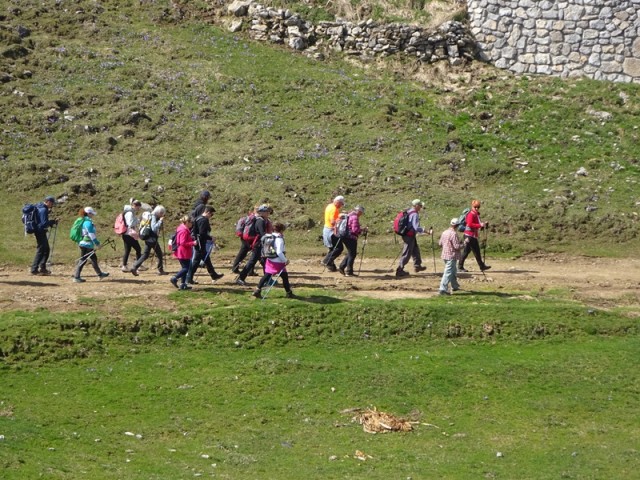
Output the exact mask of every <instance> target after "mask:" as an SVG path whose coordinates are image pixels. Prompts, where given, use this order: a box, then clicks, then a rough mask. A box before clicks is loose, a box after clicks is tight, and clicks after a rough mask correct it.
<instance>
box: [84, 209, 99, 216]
mask: <svg viewBox="0 0 640 480" xmlns="http://www.w3.org/2000/svg"><path fill="white" fill-rule="evenodd" d="M84 213H86V214H87V215H97V214H98V212H96V211H95V210H94V209H93V208H91V207H84Z"/></svg>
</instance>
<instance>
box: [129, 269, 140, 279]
mask: <svg viewBox="0 0 640 480" xmlns="http://www.w3.org/2000/svg"><path fill="white" fill-rule="evenodd" d="M129 272H130V273H131V275H133V276H134V277H137V276H138V270H137V269H136V268H132V269H131V270H129Z"/></svg>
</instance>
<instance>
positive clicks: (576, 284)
mask: <svg viewBox="0 0 640 480" xmlns="http://www.w3.org/2000/svg"><path fill="white" fill-rule="evenodd" d="M429 260H431V259H429ZM390 262H391V261H390V260H380V259H365V260H364V262H363V264H362V271H361V275H360V276H359V277H352V278H345V277H343V276H342V275H340V274H339V273H329V272H323V270H322V266H321V265H320V264H319V258H318V259H313V260H297V261H296V260H294V261H293V262H292V264H291V266H290V267H289V271H290V275H291V281H292V284H293V286H294V290H300V288H301V287H312V288H326V289H333V290H336V291H340V292H347V293H348V294H350V295H354V296H356V295H362V296H371V297H374V298H382V299H398V298H429V297H432V296H435V295H437V293H438V285H439V277H437V276H436V275H434V274H433V263H429V264H428V267H429V268H428V270H427V271H426V272H422V273H420V274H411V276H409V277H406V278H402V279H398V278H396V277H395V276H394V275H393V272H392V268H391V265H390ZM467 263H468V268H470V269H474V271H471V272H469V273H468V274H461V275H460V281H461V282H460V283H461V286H462V291H461V292H460V293H459V294H465V293H466V294H468V292H471V291H493V292H497V293H501V294H504V295H522V294H536V293H540V292H544V293H547V294H553V293H554V291H555V292H558V293H559V294H561V295H562V296H563V297H564V298H566V297H567V296H568V297H569V298H574V299H576V300H579V301H581V302H584V303H586V304H588V305H591V306H594V307H598V308H611V307H614V306H627V307H630V310H631V315H636V316H640V259H602V258H585V257H568V256H564V255H531V256H527V257H524V258H520V259H518V260H494V261H492V262H491V265H492V267H493V268H492V269H491V270H490V271H488V272H487V273H486V276H485V275H483V274H482V273H480V272H479V271H478V270H477V267H476V266H475V264H474V262H467ZM227 265H228V264H226V263H225V262H221V263H220V267H219V268H218V269H219V270H220V271H221V272H222V273H225V277H224V278H223V279H221V280H219V281H218V282H217V283H216V284H215V285H212V284H211V281H210V280H209V279H208V277H206V276H205V275H203V274H201V275H199V276H198V277H197V279H198V280H199V282H200V283H199V284H198V285H196V286H195V288H194V291H193V292H192V293H197V292H198V291H203V290H206V291H209V292H231V291H233V292H238V291H246V292H247V300H248V301H249V300H250V297H249V292H250V291H251V289H250V288H243V287H240V286H237V285H235V284H234V278H235V275H233V274H231V273H230V272H229V270H228V267H227ZM176 266H177V263H176V262H175V261H173V260H170V261H169V266H168V270H169V271H170V272H174V271H175V270H176ZM358 266H359V261H357V262H356V267H358ZM436 266H437V269H438V271H439V272H441V271H442V264H441V262H440V261H439V260H437V261H436ZM104 269H105V271H108V272H110V273H111V275H110V276H109V277H108V278H106V279H104V280H98V279H97V278H96V277H95V276H94V275H93V271H92V269H91V267H90V266H87V267H86V268H85V272H84V273H85V274H86V276H85V278H86V279H87V282H86V283H83V284H76V283H73V282H72V281H71V274H72V268H71V266H69V265H54V266H53V267H52V270H53V274H52V275H51V276H46V277H43V276H33V275H31V274H29V272H28V270H24V269H23V270H18V269H16V268H11V267H4V268H0V312H1V311H9V310H27V311H29V310H34V309H36V308H46V309H48V310H50V311H73V310H82V309H86V308H87V307H88V306H91V305H94V306H95V307H96V308H100V309H101V310H105V309H106V310H107V311H108V310H109V308H110V302H111V301H112V300H115V299H119V300H122V299H125V298H128V299H129V301H131V302H133V303H137V304H143V305H149V306H153V307H154V308H158V307H162V308H166V309H167V310H172V309H173V308H174V304H173V302H172V301H171V300H170V299H169V298H168V294H169V293H171V292H174V291H175V289H174V288H173V287H172V286H171V285H170V284H169V277H168V276H158V275H156V274H155V271H154V270H153V269H150V270H149V271H145V272H140V276H139V277H133V276H132V275H131V274H128V273H122V272H120V270H119V269H118V268H117V266H115V265H106V266H105V267H104ZM408 271H412V270H411V269H410V268H408ZM89 274H91V275H89ZM257 280H258V278H257V277H249V279H248V281H249V283H250V285H255V284H256V283H257ZM299 293H300V292H299ZM187 294H189V293H187ZM302 295H304V293H302ZM456 295H458V294H456ZM113 305H114V304H111V306H113Z"/></svg>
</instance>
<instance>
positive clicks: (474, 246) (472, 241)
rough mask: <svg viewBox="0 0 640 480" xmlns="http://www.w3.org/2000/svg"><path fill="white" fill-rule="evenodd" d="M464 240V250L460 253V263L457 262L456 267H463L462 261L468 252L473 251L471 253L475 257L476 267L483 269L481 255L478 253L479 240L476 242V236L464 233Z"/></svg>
mask: <svg viewBox="0 0 640 480" xmlns="http://www.w3.org/2000/svg"><path fill="white" fill-rule="evenodd" d="M467 240H469V241H467ZM464 241H465V244H464V252H463V253H462V257H461V258H460V263H458V269H461V268H464V261H465V260H466V259H467V257H468V256H469V253H471V252H473V255H474V256H475V257H476V262H478V267H480V268H481V269H484V262H483V261H482V255H481V254H480V242H478V239H477V238H476V237H470V236H468V235H465V236H464Z"/></svg>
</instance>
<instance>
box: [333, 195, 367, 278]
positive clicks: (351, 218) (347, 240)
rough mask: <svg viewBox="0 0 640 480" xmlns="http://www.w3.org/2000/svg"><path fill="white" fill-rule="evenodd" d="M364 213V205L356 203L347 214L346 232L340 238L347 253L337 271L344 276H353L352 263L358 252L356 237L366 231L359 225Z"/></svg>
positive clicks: (365, 228)
mask: <svg viewBox="0 0 640 480" xmlns="http://www.w3.org/2000/svg"><path fill="white" fill-rule="evenodd" d="M361 215H364V207H363V206H360V205H356V206H355V207H354V209H353V210H352V211H351V212H349V214H348V215H347V229H348V232H349V233H348V234H347V236H346V237H344V238H343V239H342V241H343V243H344V246H345V248H346V249H347V255H346V256H345V257H344V258H343V259H342V262H340V266H339V267H338V271H339V272H340V273H341V274H342V275H344V276H345V277H353V276H355V274H354V273H353V264H354V263H355V261H356V255H357V254H358V237H359V236H360V235H361V234H362V233H365V232H366V231H367V227H362V226H361V225H360V216H361Z"/></svg>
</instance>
